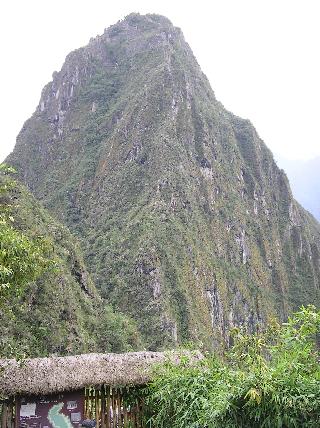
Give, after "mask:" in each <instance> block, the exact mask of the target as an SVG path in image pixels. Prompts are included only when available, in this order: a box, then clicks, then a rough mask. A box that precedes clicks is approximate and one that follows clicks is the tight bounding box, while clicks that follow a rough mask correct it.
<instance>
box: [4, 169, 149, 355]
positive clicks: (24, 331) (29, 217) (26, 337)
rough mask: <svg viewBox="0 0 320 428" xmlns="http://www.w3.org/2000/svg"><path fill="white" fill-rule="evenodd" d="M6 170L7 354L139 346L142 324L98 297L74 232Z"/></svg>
mask: <svg viewBox="0 0 320 428" xmlns="http://www.w3.org/2000/svg"><path fill="white" fill-rule="evenodd" d="M1 172H2V174H1V176H0V188H1V201H0V204H1V205H0V209H1V211H0V215H1V224H0V227H1V235H0V250H1V252H0V269H1V271H0V272H1V282H2V288H1V294H0V323H1V336H0V346H1V353H0V355H1V356H2V357H4V356H11V355H15V356H16V355H19V356H23V355H28V356H44V355H48V354H69V353H72V354H75V353H80V352H89V351H91V352H94V351H96V352H108V351H115V352H117V351H118V352H119V351H125V350H130V349H136V348H139V347H140V346H141V343H140V339H139V334H138V332H137V330H136V327H135V324H134V322H133V321H131V320H130V319H129V318H128V317H125V316H122V315H120V314H115V313H114V312H113V310H112V308H111V307H110V306H107V305H105V304H104V302H103V301H102V300H101V298H100V297H99V296H98V294H97V291H96V289H95V287H94V285H93V283H92V281H91V280H90V276H89V274H88V273H87V271H86V268H85V266H84V263H83V260H82V256H81V254H80V252H79V249H78V244H77V243H76V241H75V239H74V238H73V237H72V236H71V234H70V233H69V232H68V230H67V229H66V228H65V227H63V226H62V225H60V224H59V223H58V222H57V221H55V220H53V219H52V217H51V216H50V215H49V214H48V212H47V211H46V210H44V209H43V208H42V207H41V206H40V204H39V202H37V201H36V200H35V199H34V197H33V196H31V195H30V193H29V192H27V190H26V189H25V188H24V187H23V186H21V185H20V184H19V183H17V182H14V181H13V179H12V178H8V171H7V169H3V168H2V169H1Z"/></svg>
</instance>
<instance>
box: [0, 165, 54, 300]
mask: <svg viewBox="0 0 320 428" xmlns="http://www.w3.org/2000/svg"><path fill="white" fill-rule="evenodd" d="M14 172H15V171H14V170H13V169H12V168H10V167H8V166H7V165H5V164H0V302H1V300H3V298H5V297H7V296H8V295H10V293H15V294H19V293H20V292H21V291H22V289H23V287H24V285H26V284H27V283H28V282H31V281H34V280H36V279H37V278H38V277H39V276H40V275H41V274H42V273H43V272H44V271H45V270H47V269H48V268H49V267H50V266H52V265H53V262H52V261H50V259H49V255H50V252H51V251H50V250H51V248H50V247H51V246H50V243H49V242H48V241H47V240H45V239H43V238H42V237H34V238H30V237H29V236H27V235H26V234H24V233H23V232H22V231H20V230H18V229H16V228H15V221H14V217H13V215H12V211H13V210H12V208H13V205H12V202H13V193H14V191H15V190H16V189H17V183H16V182H15V181H14V180H13V178H12V174H14Z"/></svg>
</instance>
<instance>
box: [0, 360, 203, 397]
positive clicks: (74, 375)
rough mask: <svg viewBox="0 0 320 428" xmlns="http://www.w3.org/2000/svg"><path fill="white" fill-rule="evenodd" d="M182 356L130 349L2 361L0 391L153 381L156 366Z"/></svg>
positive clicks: (35, 391)
mask: <svg viewBox="0 0 320 428" xmlns="http://www.w3.org/2000/svg"><path fill="white" fill-rule="evenodd" d="M188 354H189V355H190V356H191V359H192V360H195V359H201V358H202V356H201V354H200V353H195V354H192V355H191V354H190V353H188ZM179 355H181V354H177V353H172V352H171V353H163V352H129V353H126V354H83V355H75V356H70V357H50V358H32V359H26V360H23V361H16V360H13V359H8V360H0V394H3V395H7V396H12V395H16V394H21V395H31V394H50V393H54V392H62V391H71V390H77V389H80V388H84V387H85V386H98V385H102V384H106V385H110V386H115V385H123V386H124V385H143V384H145V383H147V382H148V381H150V380H151V374H152V366H154V365H155V364H157V363H160V362H162V361H165V359H166V358H170V360H172V361H176V362H178V361H179ZM184 355H185V354H184Z"/></svg>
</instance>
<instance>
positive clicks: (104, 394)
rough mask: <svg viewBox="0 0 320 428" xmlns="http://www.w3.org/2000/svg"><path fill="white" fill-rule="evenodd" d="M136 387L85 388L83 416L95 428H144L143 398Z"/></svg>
mask: <svg viewBox="0 0 320 428" xmlns="http://www.w3.org/2000/svg"><path fill="white" fill-rule="evenodd" d="M137 392H138V390H137V389H136V388H110V387H108V386H105V385H104V386H102V387H101V388H86V390H85V410H84V412H85V417H86V418H87V419H91V420H92V419H94V420H95V421H96V428H144V427H145V426H146V425H145V412H144V410H145V409H144V403H143V399H141V397H139V394H137Z"/></svg>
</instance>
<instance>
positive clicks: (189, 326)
mask: <svg viewBox="0 0 320 428" xmlns="http://www.w3.org/2000/svg"><path fill="white" fill-rule="evenodd" d="M215 43H219V40H216V41H215ZM213 50H214V45H213ZM209 54H213V52H212V53H211V52H208V55H209ZM275 102H276V100H275ZM7 161H8V163H10V164H12V165H14V166H15V167H16V169H17V170H18V171H19V174H20V177H21V179H22V180H23V181H24V183H26V184H27V185H28V187H29V189H30V190H31V191H32V192H33V193H34V195H35V196H36V197H37V198H38V199H39V200H41V201H42V202H43V203H44V205H45V206H46V208H47V209H48V210H49V211H51V212H52V213H54V215H55V216H57V217H58V218H59V220H60V221H61V222H62V223H64V224H65V225H67V226H68V227H69V228H70V230H71V231H72V232H73V233H74V234H75V235H77V237H78V238H79V240H80V242H81V246H82V249H83V251H84V255H85V260H86V264H87V266H88V269H89V271H90V273H91V274H92V275H93V279H94V281H95V282H96V284H97V287H98V289H99V292H100V295H101V296H102V297H103V298H104V299H106V300H107V301H108V302H111V303H112V305H114V307H115V308H116V309H117V311H118V312H119V313H122V314H125V315H126V316H129V317H133V318H134V319H135V320H136V322H137V323H138V326H139V331H140V333H141V334H142V336H143V338H144V343H145V345H146V347H148V348H149V349H159V348H162V347H167V346H176V345H177V344H179V343H183V342H184V341H186V340H192V341H194V342H197V343H199V342H201V343H203V344H204V346H205V347H207V348H212V347H213V346H215V345H216V344H217V343H219V344H221V340H222V339H225V340H226V341H228V340H229V334H228V331H229V329H230V328H231V327H233V326H235V325H244V326H246V327H247V329H248V330H249V331H253V330H256V329H259V328H260V327H261V326H262V325H263V324H264V323H265V322H266V321H267V320H268V318H270V317H272V316H274V315H275V316H278V317H279V318H280V319H285V318H286V317H287V315H288V314H289V313H290V312H291V311H292V309H296V308H297V307H298V306H299V305H301V304H308V303H315V304H319V289H320V226H319V224H318V223H317V222H316V221H315V220H314V219H313V218H312V216H310V215H309V214H308V213H307V212H306V211H305V210H304V209H303V208H301V207H300V205H299V204H298V203H297V202H296V201H295V200H294V198H293V197H292V193H291V190H290V186H289V183H288V180H287V177H286V175H285V174H284V173H283V172H282V171H281V170H280V169H279V168H278V167H277V165H276V163H275V161H274V159H273V156H272V154H271V152H270V150H269V149H268V148H267V147H266V145H265V144H264V142H263V141H262V140H261V139H260V138H259V136H258V134H257V132H256V130H255V129H254V127H253V126H252V124H251V123H250V122H249V121H248V120H243V119H241V118H239V117H237V116H235V115H233V114H232V113H230V112H229V111H227V110H226V109H225V108H224V107H223V105H222V104H221V103H220V102H219V101H217V100H216V98H215V95H214V93H213V91H212V89H211V87H210V84H209V82H208V80H207V78H206V77H205V75H204V74H203V73H202V71H201V69H200V67H199V65H198V63H197V61H196V59H195V57H194V55H193V53H192V51H191V49H190V47H189V46H188V44H187V43H186V42H185V40H184V38H183V35H182V33H181V31H180V30H179V29H178V28H175V27H174V26H173V25H172V24H171V23H170V21H169V20H168V19H166V18H164V17H162V16H158V15H146V16H141V15H139V14H131V15H129V16H128V17H126V18H125V19H124V20H123V21H121V22H118V23H117V24H116V25H113V26H111V27H110V28H108V29H107V30H106V31H105V32H104V33H103V34H102V35H101V36H98V37H96V38H95V39H92V40H91V41H90V43H89V44H88V46H86V47H83V48H80V49H78V50H76V51H74V52H71V53H70V54H69V55H68V56H67V58H66V61H65V63H64V65H63V67H62V69H61V71H59V72H55V73H54V74H53V80H52V82H50V83H48V85H47V86H46V87H45V88H44V89H43V91H42V95H41V99H40V102H39V105H38V107H37V109H36V111H35V113H34V114H33V116H32V117H31V118H30V119H28V120H27V122H26V123H25V124H24V126H23V128H22V130H21V132H20V134H19V136H18V138H17V144H16V146H15V149H14V151H13V153H12V154H11V155H10V156H9V157H8V159H7Z"/></svg>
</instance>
